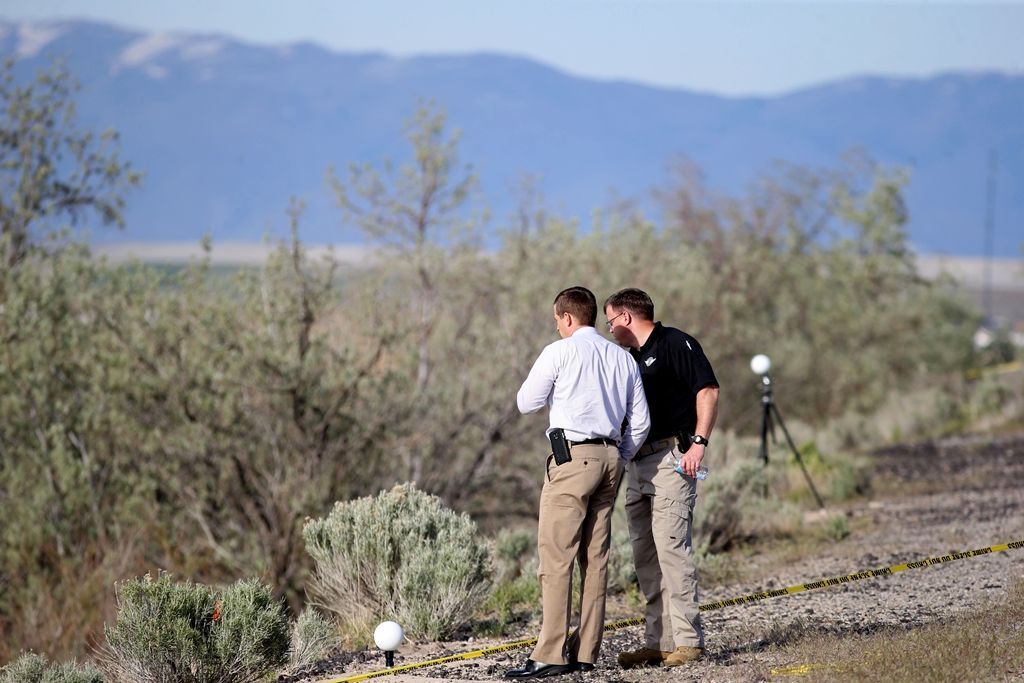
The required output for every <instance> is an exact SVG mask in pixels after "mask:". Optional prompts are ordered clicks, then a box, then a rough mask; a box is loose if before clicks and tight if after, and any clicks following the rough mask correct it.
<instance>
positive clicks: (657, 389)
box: [629, 323, 718, 442]
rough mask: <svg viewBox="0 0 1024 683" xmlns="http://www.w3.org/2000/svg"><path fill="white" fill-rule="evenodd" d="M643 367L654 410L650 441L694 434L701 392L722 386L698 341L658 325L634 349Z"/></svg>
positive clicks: (644, 379) (683, 333) (644, 378)
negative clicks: (644, 340)
mask: <svg viewBox="0 0 1024 683" xmlns="http://www.w3.org/2000/svg"><path fill="white" fill-rule="evenodd" d="M629 352H630V353H631V354H632V355H633V358H635V359H636V360H637V362H638V363H639V364H640V376H641V378H642V379H643V382H644V393H645V394H646V395H647V405H648V407H649V408H650V411H651V431H650V433H649V434H648V435H647V441H648V442H651V441H658V440H660V439H666V438H668V437H670V436H674V435H675V434H678V433H679V432H685V433H687V434H693V430H694V428H695V427H696V426H697V392H698V391H700V390H701V389H703V388H704V387H707V386H718V380H717V379H715V371H714V370H712V369H711V363H710V362H709V361H708V358H707V356H705V355H704V349H702V348H701V347H700V344H699V343H697V340H696V339H694V338H693V337H691V336H690V335H688V334H686V333H685V332H683V331H681V330H677V329H675V328H674V327H663V326H662V324H661V323H654V331H653V332H651V336H650V337H648V338H647V343H645V344H644V345H643V346H641V347H640V348H639V349H630V350H629Z"/></svg>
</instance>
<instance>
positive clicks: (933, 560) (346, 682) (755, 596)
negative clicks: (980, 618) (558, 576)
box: [324, 540, 1024, 683]
mask: <svg viewBox="0 0 1024 683" xmlns="http://www.w3.org/2000/svg"><path fill="white" fill-rule="evenodd" d="M1018 548H1024V540H1022V541H1013V542H1010V543H1002V544H1000V545H992V546H989V547H987V548H978V549H977V550H967V551H965V552H954V553H950V554H949V555H941V556H939V557H929V558H928V559H926V560H916V561H914V562H906V563H904V564H897V565H893V566H891V567H882V568H880V569H868V570H866V571H861V572H856V573H855V574H846V575H844V576H836V577H833V578H830V579H820V580H818V581H811V582H809V583H804V584H800V585H798V586H789V587H788V588H779V589H777V590H771V591H762V592H760V593H751V594H750V595H742V596H740V597H738V598H729V599H728V600H720V601H718V602H709V603H705V604H703V605H701V606H700V611H701V612H710V611H711V610H716V609H722V608H723V607H731V606H733V605H748V604H751V603H755V602H760V601H761V600H767V599H769V598H777V597H781V596H783V595H792V594H794V593H801V592H803V591H810V590H817V589H819V588H831V587H832V586H841V585H843V584H845V583H850V582H852V581H861V580H863V579H870V578H874V577H877V576H891V575H892V574H897V573H899V572H902V571H906V570H908V569H920V568H921V567H930V566H932V565H935V564H945V563H946V562H953V561H956V560H966V559H968V558H971V557H978V556H980V555H988V554H991V553H999V552H1003V551H1004V550H1017V549H1018ZM645 622H646V620H645V619H644V618H643V617H634V618H632V619H621V620H619V621H610V622H608V623H607V624H605V625H604V630H605V631H615V630H617V629H620V628H626V627H628V626H640V625H641V624H644V623H645ZM536 643H537V639H536V638H529V639H527V640H517V641H514V642H510V643H505V644H503V645H495V646H493V647H487V648H484V649H482V650H473V651H472V652H463V653H461V654H456V655H448V656H447V657H438V658H437V659H430V660H427V661H423V662H416V663H414V664H403V665H402V666H396V667H392V668H390V669H381V670H379V671H369V672H367V673H362V674H354V675H352V676H345V677H343V678H331V679H328V680H327V681H324V683H355V681H365V680H367V679H370V678H379V677H381V676H391V675H393V674H399V673H404V672H406V671H413V670H415V669H423V668H426V667H429V666H437V665H439V664H448V663H450V662H458V661H465V660H467V659H476V658H478V657H486V656H487V655H493V654H498V653H501V652H508V651H509V650H519V649H521V648H524V647H530V646H531V645H535V644H536Z"/></svg>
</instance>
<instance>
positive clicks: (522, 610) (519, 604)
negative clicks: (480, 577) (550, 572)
mask: <svg viewBox="0 0 1024 683" xmlns="http://www.w3.org/2000/svg"><path fill="white" fill-rule="evenodd" d="M481 611H483V612H487V613H491V614H493V622H492V623H491V624H490V625H488V624H487V623H486V622H484V623H483V626H484V630H485V631H487V632H488V633H490V634H492V635H505V634H506V633H507V632H508V627H510V626H511V625H513V624H517V623H519V622H522V621H528V620H529V619H530V618H531V617H533V616H534V615H536V614H539V613H540V581H539V580H538V579H537V561H536V559H535V558H534V559H531V560H530V561H529V562H527V563H526V565H525V566H524V568H523V572H522V573H521V574H520V575H519V576H517V577H516V578H514V579H512V580H510V581H504V582H502V583H499V584H497V585H495V586H494V590H492V591H491V594H490V595H489V596H488V597H487V600H486V602H484V604H483V607H482V608H481Z"/></svg>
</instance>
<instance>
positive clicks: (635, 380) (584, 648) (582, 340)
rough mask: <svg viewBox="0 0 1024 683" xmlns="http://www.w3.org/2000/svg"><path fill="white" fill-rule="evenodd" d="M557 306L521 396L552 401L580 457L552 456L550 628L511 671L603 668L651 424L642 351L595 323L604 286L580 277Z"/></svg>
mask: <svg viewBox="0 0 1024 683" xmlns="http://www.w3.org/2000/svg"><path fill="white" fill-rule="evenodd" d="M553 310H554V317H555V327H556V328H557V330H558V334H559V336H560V337H561V339H560V340H559V341H556V342H554V343H552V344H549V345H548V346H547V347H545V349H544V350H543V351H542V352H541V354H540V356H539V357H538V358H537V361H536V362H535V363H534V365H533V368H532V369H531V370H530V374H529V376H528V377H527V378H526V381H525V382H523V386H522V387H521V388H520V389H519V393H518V395H517V396H516V400H517V404H518V406H519V410H520V412H522V413H523V414H526V413H533V412H537V411H538V410H540V409H541V408H543V407H544V406H549V407H550V409H551V410H550V414H549V428H548V430H547V433H548V435H549V438H550V437H551V434H552V432H557V431H562V432H564V435H565V440H566V441H567V443H568V446H569V453H570V458H571V459H570V460H569V461H568V462H563V463H562V464H557V463H556V462H555V456H554V454H552V455H551V456H549V457H548V460H547V467H546V469H547V472H546V476H545V480H544V489H543V490H542V492H541V496H540V516H539V520H538V531H537V554H538V556H539V559H540V567H539V570H538V573H539V576H540V585H541V603H542V607H543V620H542V622H541V630H540V636H539V637H538V640H537V646H536V647H535V648H534V650H533V654H532V655H531V657H530V659H527V660H526V664H525V665H524V666H523V667H522V668H519V669H512V670H510V671H508V672H506V673H505V677H506V678H543V677H547V676H555V675H559V674H564V673H569V672H571V671H577V670H582V671H589V670H592V669H593V668H594V662H596V661H597V654H598V651H599V650H600V648H601V639H602V636H603V634H604V610H605V589H606V587H607V582H608V581H607V579H608V571H607V569H608V547H609V545H610V543H611V516H612V507H613V505H614V503H615V494H616V491H617V490H618V485H619V479H620V477H621V476H622V469H623V463H624V462H625V461H627V460H629V459H631V458H632V457H633V455H634V454H635V453H636V451H637V449H639V448H640V446H641V445H642V444H643V442H644V439H645V438H646V436H647V431H648V429H649V428H650V416H649V414H648V410H647V399H646V398H645V396H644V390H643V382H642V380H641V378H640V371H639V369H638V367H637V364H636V361H634V360H633V358H632V357H631V356H630V355H629V353H627V352H626V351H625V350H624V349H622V348H621V347H619V346H618V345H616V344H614V343H612V342H610V341H608V340H607V339H605V338H604V337H602V336H601V335H600V334H598V332H597V330H596V329H594V323H595V322H596V321H597V300H596V299H595V297H594V294H593V293H592V292H591V291H590V290H588V289H586V288H584V287H570V288H569V289H566V290H563V291H562V292H560V293H559V294H558V296H557V297H555V302H554V306H553ZM623 429H624V430H625V431H622V430H623ZM552 450H553V451H554V450H556V449H555V448H554V447H553V448H552ZM574 560H578V561H579V563H580V576H581V581H580V583H581V587H580V588H581V590H580V593H581V601H580V602H581V604H580V627H579V631H578V639H577V638H573V639H572V640H571V641H567V638H566V633H567V632H568V630H569V621H570V616H571V614H572V569H573V561H574Z"/></svg>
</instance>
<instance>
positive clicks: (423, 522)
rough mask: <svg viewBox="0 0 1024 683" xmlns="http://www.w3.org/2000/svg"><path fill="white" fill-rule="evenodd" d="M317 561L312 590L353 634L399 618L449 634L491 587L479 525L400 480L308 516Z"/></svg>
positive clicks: (432, 634) (421, 631) (427, 632)
mask: <svg viewBox="0 0 1024 683" xmlns="http://www.w3.org/2000/svg"><path fill="white" fill-rule="evenodd" d="M303 535H304V537H305V539H306V549H307V551H308V552H309V554H310V555H311V556H312V557H313V560H314V561H315V563H316V568H315V571H314V575H313V579H312V585H311V587H310V593H311V595H312V596H313V598H314V601H315V602H316V604H318V605H320V606H321V607H323V608H324V609H326V610H329V611H330V612H333V613H334V614H336V615H337V616H338V619H339V621H341V622H342V624H344V625H345V626H346V627H347V628H348V630H349V631H350V632H351V633H352V634H353V635H363V636H364V637H365V635H366V634H367V633H369V630H370V629H372V627H373V626H375V625H376V624H377V623H378V622H380V621H382V620H384V619H394V620H395V621H397V622H398V623H400V624H402V626H403V627H404V628H405V630H406V632H407V633H408V634H410V635H412V636H415V637H424V638H431V639H441V638H445V637H447V636H450V635H452V634H453V633H454V632H455V630H456V629H457V628H458V627H459V626H460V625H462V624H463V623H465V622H466V621H467V619H468V618H469V616H470V615H472V614H473V612H474V611H475V610H476V609H477V608H478V607H479V606H480V604H481V603H482V601H483V599H484V598H485V597H486V596H487V592H488V590H489V588H490V585H491V581H492V576H493V569H492V566H491V558H490V551H489V549H488V547H487V544H486V543H485V542H484V540H483V539H482V538H481V537H480V536H479V535H478V534H477V528H476V524H475V523H474V522H473V521H472V520H471V519H470V518H469V516H468V515H465V514H461V515H460V514H456V513H455V512H453V511H452V510H450V509H448V508H447V507H445V506H444V504H443V503H442V502H441V500H440V499H439V498H437V497H435V496H431V495H429V494H427V493H424V492H423V491H420V490H419V489H417V488H416V487H415V485H413V484H403V485H399V486H396V487H394V488H393V489H391V490H390V491H385V492H382V493H381V494H380V495H378V496H374V497H364V498H359V499H356V500H353V501H347V502H339V503H337V504H336V505H335V507H334V509H333V510H332V511H331V513H330V514H329V515H328V516H327V517H325V518H323V519H314V520H310V521H308V522H306V525H305V527H304V528H303Z"/></svg>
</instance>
